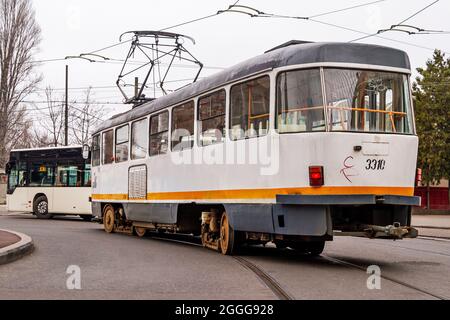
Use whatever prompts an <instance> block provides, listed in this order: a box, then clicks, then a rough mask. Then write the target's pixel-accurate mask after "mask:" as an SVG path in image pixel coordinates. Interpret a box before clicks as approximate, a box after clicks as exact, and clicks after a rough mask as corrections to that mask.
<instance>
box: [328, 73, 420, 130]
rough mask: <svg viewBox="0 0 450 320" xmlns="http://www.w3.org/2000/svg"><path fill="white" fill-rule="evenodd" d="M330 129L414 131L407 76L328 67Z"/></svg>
mask: <svg viewBox="0 0 450 320" xmlns="http://www.w3.org/2000/svg"><path fill="white" fill-rule="evenodd" d="M324 71H325V72H324V74H325V90H326V99H327V109H328V110H327V111H328V112H327V114H328V121H327V122H328V124H329V126H330V131H351V132H374V133H399V134H413V117H412V108H411V99H410V88H409V81H408V76H406V75H404V74H399V73H390V72H380V71H367V70H345V69H325V70H324Z"/></svg>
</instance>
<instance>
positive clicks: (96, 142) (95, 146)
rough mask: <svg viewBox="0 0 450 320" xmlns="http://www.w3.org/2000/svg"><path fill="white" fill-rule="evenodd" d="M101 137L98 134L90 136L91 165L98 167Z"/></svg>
mask: <svg viewBox="0 0 450 320" xmlns="http://www.w3.org/2000/svg"><path fill="white" fill-rule="evenodd" d="M100 141H101V138H100V134H97V135H95V136H93V137H92V167H98V166H100V163H101V156H102V154H101V147H100V146H101V143H100Z"/></svg>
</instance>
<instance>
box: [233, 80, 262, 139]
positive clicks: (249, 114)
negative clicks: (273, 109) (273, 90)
mask: <svg viewBox="0 0 450 320" xmlns="http://www.w3.org/2000/svg"><path fill="white" fill-rule="evenodd" d="M269 118H270V78H269V77H268V76H264V77H262V78H259V79H256V80H252V81H248V82H246V83H243V84H239V85H236V86H234V87H232V88H231V139H232V140H241V139H246V138H255V137H260V136H264V135H266V134H267V133H268V130H269Z"/></svg>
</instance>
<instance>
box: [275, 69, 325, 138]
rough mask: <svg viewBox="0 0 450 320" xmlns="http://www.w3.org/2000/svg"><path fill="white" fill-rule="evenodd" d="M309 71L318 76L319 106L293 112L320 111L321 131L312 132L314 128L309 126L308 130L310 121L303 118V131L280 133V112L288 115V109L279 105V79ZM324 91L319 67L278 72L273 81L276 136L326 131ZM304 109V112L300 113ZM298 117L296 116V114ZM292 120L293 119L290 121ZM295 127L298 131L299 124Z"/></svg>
mask: <svg viewBox="0 0 450 320" xmlns="http://www.w3.org/2000/svg"><path fill="white" fill-rule="evenodd" d="M311 71H315V72H317V73H318V74H317V75H318V79H319V83H318V84H319V89H318V92H319V93H320V98H319V99H318V101H319V102H318V104H320V105H319V106H312V107H305V108H298V110H295V111H296V112H308V111H310V112H311V111H312V112H314V111H316V110H320V111H322V112H321V113H322V116H323V120H322V121H321V122H322V123H323V125H322V126H320V127H323V129H321V130H314V126H313V125H311V129H310V130H309V129H308V124H307V121H310V119H308V118H307V117H304V119H305V120H304V121H305V123H304V126H305V129H304V130H290V131H289V130H286V131H282V130H280V117H281V114H280V111H281V110H282V109H286V110H287V111H288V112H286V113H289V107H284V108H283V107H282V106H281V103H280V92H279V88H280V86H279V83H280V80H281V77H282V76H283V75H287V74H289V73H297V72H311ZM297 90H298V91H299V90H301V88H298V89H297ZM324 99H325V98H324V91H323V83H322V68H320V67H316V68H300V69H290V70H284V71H280V72H278V73H277V75H276V80H275V130H276V132H277V133H278V134H301V133H314V132H326V131H327V123H326V113H325V107H324ZM306 100H310V97H308V99H306ZM303 109H304V111H302V110H303ZM297 116H298V114H297ZM292 120H293V119H292ZM297 122H300V120H298V119H297ZM284 125H285V126H288V125H289V124H284ZM295 125H296V126H297V127H298V129H300V126H301V124H300V123H297V124H294V126H295Z"/></svg>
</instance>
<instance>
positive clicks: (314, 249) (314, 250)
mask: <svg viewBox="0 0 450 320" xmlns="http://www.w3.org/2000/svg"><path fill="white" fill-rule="evenodd" d="M291 248H292V249H294V250H295V251H297V252H299V253H302V254H308V255H310V256H313V257H317V256H320V255H321V254H322V252H323V250H324V249H325V241H315V242H306V243H304V242H299V243H296V244H294V245H292V246H291Z"/></svg>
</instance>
